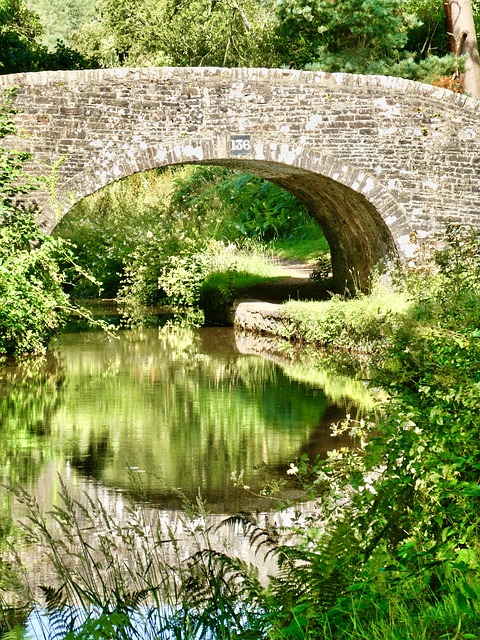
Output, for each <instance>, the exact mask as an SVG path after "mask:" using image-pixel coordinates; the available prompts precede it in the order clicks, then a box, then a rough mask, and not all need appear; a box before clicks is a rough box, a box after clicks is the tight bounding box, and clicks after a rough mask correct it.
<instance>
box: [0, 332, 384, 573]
mask: <svg viewBox="0 0 480 640" xmlns="http://www.w3.org/2000/svg"><path fill="white" fill-rule="evenodd" d="M264 347H265V345H264V342H262V341H261V340H260V341H259V340H257V339H255V338H252V337H249V336H246V335H244V334H238V333H235V332H234V330H233V329H226V328H202V329H182V328H172V327H170V328H160V329H158V328H157V329H142V330H140V329H138V330H122V331H119V332H118V336H117V337H116V338H109V337H107V336H105V334H103V333H101V332H83V333H82V332H80V333H69V334H63V335H62V336H60V337H59V338H58V339H57V340H56V341H55V342H54V344H53V345H52V347H51V349H50V350H49V352H48V354H47V356H46V358H45V359H44V360H43V361H42V362H37V361H35V362H32V363H26V364H24V365H21V366H17V367H10V368H9V367H7V368H5V369H3V370H2V372H1V377H0V408H1V412H0V426H1V433H2V437H1V438H0V460H1V469H2V480H3V484H4V485H5V484H10V483H13V484H17V485H20V486H22V487H23V488H24V489H25V490H26V491H27V492H28V493H30V494H32V495H34V496H35V497H36V499H37V501H38V504H39V508H40V511H42V512H47V511H48V510H50V509H52V507H53V508H55V507H56V506H58V504H59V502H60V498H59V493H60V492H61V483H63V484H64V485H65V486H66V487H67V490H68V491H69V492H70V494H71V495H72V496H73V497H74V498H76V499H82V496H88V497H89V498H91V499H92V500H94V501H98V500H99V501H101V503H102V505H104V506H105V508H106V509H108V511H109V513H111V514H115V515H116V517H117V519H120V520H121V519H122V517H123V514H124V512H125V510H126V508H127V507H126V504H127V499H128V498H129V496H133V498H132V499H133V503H134V504H137V505H141V507H142V509H143V510H144V514H145V513H146V514H147V516H148V518H149V519H150V521H152V519H154V520H155V521H157V522H160V521H161V522H163V523H165V526H166V527H167V528H170V529H172V530H173V529H175V527H176V526H177V524H178V522H180V521H181V520H182V517H183V507H184V501H185V499H188V500H191V501H193V502H195V501H196V500H197V497H198V496H201V501H202V504H204V506H205V510H206V511H207V512H209V513H210V514H211V517H212V518H213V519H215V520H217V521H219V520H221V519H222V518H224V517H225V516H227V515H229V514H234V513H237V512H239V511H246V510H248V511H256V512H261V513H269V512H273V511H274V510H275V509H276V507H277V503H276V502H275V501H272V500H270V499H268V498H266V497H265V496H263V495H262V493H263V491H262V489H263V487H264V486H265V484H266V483H268V482H270V483H271V482H272V480H287V479H289V478H291V476H289V475H288V474H287V470H288V469H289V468H290V465H291V463H295V461H296V460H297V459H298V458H299V457H300V456H302V455H303V454H307V455H308V456H309V457H310V458H312V459H313V458H314V457H315V456H316V455H317V454H320V455H321V456H326V453H327V451H329V450H331V449H335V448H337V449H338V448H339V447H341V446H343V445H345V444H348V442H347V441H346V440H342V439H340V438H334V437H332V435H331V431H330V425H331V424H332V423H333V422H338V421H340V420H342V419H343V418H344V417H345V415H346V414H347V413H354V412H355V411H362V410H363V409H370V408H371V404H372V400H371V398H370V396H369V395H368V393H367V392H366V390H365V388H364V386H363V385H362V384H361V383H360V382H356V381H354V380H352V379H348V378H343V377H338V376H334V375H331V374H329V373H328V371H324V370H322V369H320V368H318V367H314V366H312V365H311V363H309V362H306V361H304V360H303V361H302V360H295V359H293V360H292V359H291V358H285V357H283V356H282V355H281V353H280V352H279V351H278V348H277V352H276V353H275V347H274V348H273V351H272V348H271V347H272V346H271V345H270V350H269V351H265V349H264ZM246 487H247V488H246ZM285 491H286V492H287V494H288V495H289V497H290V498H293V499H295V498H297V497H298V495H297V494H296V493H295V488H293V487H288V486H287V487H285ZM129 504H131V503H129ZM2 509H3V513H2V516H3V519H2V523H3V530H4V532H8V531H13V530H15V522H16V521H17V520H19V521H20V520H22V518H24V517H25V510H24V506H23V505H18V504H17V502H16V501H15V499H14V498H13V496H12V494H11V493H9V492H8V491H3V492H2ZM284 517H286V518H287V519H288V516H284ZM230 533H231V535H232V536H233V537H232V539H231V540H229V545H230V548H231V549H233V551H234V552H237V551H239V550H240V551H239V552H240V553H243V554H244V555H245V556H247V559H248V554H249V551H248V547H249V545H248V543H247V541H246V540H245V536H243V535H242V533H241V531H239V530H238V531H236V532H233V533H232V532H230ZM221 535H222V536H225V535H226V534H225V532H224V533H222V534H221ZM222 544H223V545H224V544H225V540H224V539H222ZM187 551H188V550H187ZM18 553H19V557H21V559H22V561H23V562H24V563H25V564H26V565H28V566H29V567H30V568H31V569H32V571H35V572H37V573H36V576H40V575H41V574H42V562H43V551H42V549H41V548H39V547H38V545H37V546H33V547H32V546H28V544H26V545H25V546H24V547H22V549H19V550H18ZM250 559H251V558H250ZM267 570H268V567H267ZM43 579H45V578H43ZM35 580H37V581H39V580H40V577H37V578H35V579H34V582H35Z"/></svg>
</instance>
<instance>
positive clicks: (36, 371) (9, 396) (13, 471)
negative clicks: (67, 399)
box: [0, 352, 65, 482]
mask: <svg viewBox="0 0 480 640" xmlns="http://www.w3.org/2000/svg"><path fill="white" fill-rule="evenodd" d="M64 379H65V371H64V370H63V367H62V365H61V363H60V361H59V359H58V357H57V355H56V354H55V353H54V352H49V353H48V354H47V356H45V357H44V358H41V359H32V360H27V361H25V362H22V363H21V364H19V365H17V366H13V365H11V366H5V367H3V368H1V369H0V429H1V434H2V437H1V438H0V460H1V466H2V469H3V480H4V482H27V481H32V480H35V478H36V477H37V474H38V468H39V467H40V466H41V464H42V460H43V459H44V457H45V456H48V453H47V452H46V451H44V452H43V453H42V454H40V455H33V456H32V455H31V454H32V451H34V450H37V447H38V444H39V442H40V441H42V440H43V439H44V438H45V437H46V436H48V435H49V434H50V431H51V422H52V418H53V416H54V415H55V413H56V411H57V409H58V407H59V405H60V404H61V401H62V386H63V383H64Z"/></svg>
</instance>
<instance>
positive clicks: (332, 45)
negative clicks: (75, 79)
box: [0, 0, 480, 86]
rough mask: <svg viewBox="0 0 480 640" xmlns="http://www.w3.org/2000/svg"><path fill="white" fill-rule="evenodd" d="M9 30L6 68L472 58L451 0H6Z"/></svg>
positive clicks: (398, 63)
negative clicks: (458, 47) (452, 18)
mask: <svg viewBox="0 0 480 640" xmlns="http://www.w3.org/2000/svg"><path fill="white" fill-rule="evenodd" d="M463 3H464V4H465V6H467V5H468V7H469V6H470V0H468V1H467V0H463ZM471 4H472V8H473V14H474V18H475V20H476V21H477V28H478V26H480V25H479V24H478V21H479V18H480V15H479V13H480V0H473V1H472V3H471ZM464 11H466V9H465V10H464ZM0 38H1V43H0V44H1V45H2V46H1V54H0V69H1V70H2V72H3V73H11V72H15V71H19V70H40V69H45V68H53V69H55V68H62V67H63V68H78V67H82V66H92V65H94V66H99V67H107V66H122V65H130V66H150V65H160V66H162V65H171V66H225V67H235V66H260V67H261V66H264V67H291V68H300V69H303V68H306V69H318V70H324V71H344V72H355V73H380V74H388V75H397V76H402V77H407V78H412V79H416V80H422V81H427V82H432V81H436V80H438V79H439V78H441V77H444V78H447V79H448V78H449V77H450V78H452V77H453V76H454V74H457V75H458V71H459V69H461V68H462V64H463V59H462V58H461V57H460V58H459V57H458V55H456V53H458V52H456V53H455V52H453V53H452V40H451V36H450V35H449V28H448V21H446V18H445V11H444V2H443V0H337V1H336V2H332V1H331V0H190V1H187V0H96V1H94V2H87V0H77V1H75V2H74V1H73V0H1V2H0ZM56 38H60V42H54V41H55V39H56ZM447 84H448V83H447ZM452 86H453V85H452Z"/></svg>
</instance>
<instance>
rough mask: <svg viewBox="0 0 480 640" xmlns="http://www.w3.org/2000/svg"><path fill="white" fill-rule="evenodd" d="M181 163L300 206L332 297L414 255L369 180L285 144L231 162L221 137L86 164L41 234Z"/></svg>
mask: <svg viewBox="0 0 480 640" xmlns="http://www.w3.org/2000/svg"><path fill="white" fill-rule="evenodd" d="M183 164H196V165H218V166H225V167H229V168H231V169H236V170H239V171H243V172H247V173H252V174H255V175H257V176H259V177H261V178H264V179H267V180H270V181H271V182H274V183H275V184H278V185H279V186H281V187H283V188H285V189H287V190H288V191H290V192H291V193H293V194H294V195H295V196H297V197H298V198H299V199H300V200H302V201H303V202H304V204H305V205H306V207H307V208H308V210H309V211H310V213H311V215H312V217H313V218H314V219H315V220H316V221H317V222H318V224H319V226H320V227H321V229H322V231H323V233H324V234H325V237H326V239H327V241H328V243H329V246H330V250H331V256H332V269H333V280H334V281H333V287H334V288H335V289H336V290H337V291H344V290H345V289H346V288H348V289H350V290H353V288H354V287H357V288H358V287H360V288H361V289H364V290H365V289H368V286H369V282H370V277H371V273H372V269H373V268H374V267H375V266H377V265H379V264H380V263H382V262H383V263H385V262H387V261H391V260H392V259H397V258H405V259H406V258H408V257H409V256H411V255H413V253H414V251H415V245H414V244H412V241H411V238H412V237H413V235H414V234H413V230H412V229H411V228H409V226H408V222H407V220H406V216H405V212H404V211H403V209H402V207H401V205H400V204H399V203H397V202H396V201H395V199H394V198H393V197H392V196H391V194H390V193H389V192H388V190H387V189H386V188H385V187H384V186H383V185H382V184H381V183H380V182H379V181H378V180H377V179H376V178H375V177H373V176H370V175H367V174H365V172H363V171H361V170H359V169H357V168H355V167H351V166H349V165H348V164H346V163H345V162H340V161H339V160H336V159H335V158H332V157H330V156H329V155H326V154H319V153H315V152H311V151H310V152H308V151H305V150H304V149H302V148H299V147H293V146H291V145H288V144H284V143H281V144H279V143H275V142H265V143H260V142H257V143H256V145H255V148H254V150H253V153H252V154H251V157H249V158H248V159H241V158H240V159H232V158H231V157H230V156H229V154H228V152H227V150H226V139H225V136H214V137H209V138H206V139H202V138H198V139H195V140H190V141H189V143H188V144H186V145H180V144H178V143H177V144H173V145H172V144H170V145H161V144H159V145H155V146H151V147H147V148H141V149H139V150H138V151H137V153H132V154H129V155H128V156H126V157H123V158H121V159H119V158H112V159H110V161H109V162H107V163H105V161H102V163H101V164H98V165H95V164H93V165H91V166H90V167H88V169H86V170H85V171H83V172H82V173H80V174H78V175H76V176H75V178H73V179H71V180H69V181H68V182H66V183H64V184H63V185H62V188H61V193H62V196H61V198H62V199H61V200H58V201H57V202H56V203H55V207H56V210H57V215H56V219H55V222H54V225H53V227H51V228H49V229H48V231H51V230H52V229H53V228H54V226H56V224H58V222H59V221H60V219H61V217H62V216H63V215H65V214H66V213H67V212H68V211H69V210H70V209H71V208H72V207H73V206H74V204H76V203H77V202H79V201H80V200H81V199H82V198H84V197H86V196H88V195H90V194H92V193H94V192H95V191H98V190H99V189H101V188H103V187H105V186H107V185H108V184H110V183H112V182H114V181H116V180H120V179H122V178H125V177H127V176H129V175H132V174H134V173H138V172H142V171H148V170H150V169H155V168H160V167H165V166H174V165H183Z"/></svg>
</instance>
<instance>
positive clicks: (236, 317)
mask: <svg viewBox="0 0 480 640" xmlns="http://www.w3.org/2000/svg"><path fill="white" fill-rule="evenodd" d="M231 322H232V324H233V326H234V327H235V328H237V329H242V330H244V331H250V332H252V333H256V334H266V335H274V336H284V335H285V327H286V324H287V322H288V318H287V316H286V315H285V312H284V309H283V305H282V304H274V303H271V302H262V301H261V300H239V301H236V302H235V304H234V306H233V308H232V310H231Z"/></svg>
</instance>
